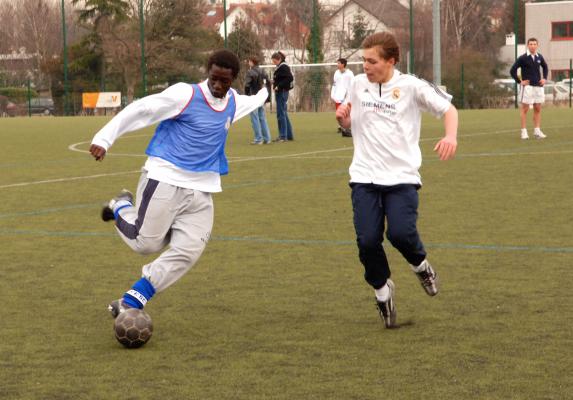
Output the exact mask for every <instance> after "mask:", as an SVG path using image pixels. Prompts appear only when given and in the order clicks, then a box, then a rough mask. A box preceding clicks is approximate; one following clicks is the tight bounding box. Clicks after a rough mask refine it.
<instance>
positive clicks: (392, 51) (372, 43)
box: [362, 32, 400, 63]
mask: <svg viewBox="0 0 573 400" xmlns="http://www.w3.org/2000/svg"><path fill="white" fill-rule="evenodd" d="M373 47H378V54H379V55H380V57H382V58H383V59H384V60H390V59H391V58H393V59H394V62H395V63H398V62H399V61H400V46H398V42H397V41H396V37H395V36H394V35H392V34H391V33H390V32H377V33H373V34H372V35H370V36H367V37H366V39H364V41H363V42H362V48H363V49H371V48H373Z"/></svg>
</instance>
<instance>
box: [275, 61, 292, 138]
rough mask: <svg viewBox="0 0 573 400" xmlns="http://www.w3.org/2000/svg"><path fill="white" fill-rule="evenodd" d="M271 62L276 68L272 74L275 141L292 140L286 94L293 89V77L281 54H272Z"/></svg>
mask: <svg viewBox="0 0 573 400" xmlns="http://www.w3.org/2000/svg"><path fill="white" fill-rule="evenodd" d="M271 61H272V63H273V64H274V65H275V66H276V68H275V72H274V73H273V89H274V91H275V98H276V100H277V101H276V103H277V122H278V125H279V136H278V138H277V139H276V141H277V142H285V141H287V140H294V135H293V133H292V125H291V124H290V120H289V118H288V114H287V101H288V92H289V90H291V89H292V88H293V85H294V77H293V75H292V72H291V70H290V67H289V66H288V65H287V63H286V62H285V61H286V57H285V55H284V54H283V53H282V52H280V51H277V52H276V53H274V54H273V55H272V56H271Z"/></svg>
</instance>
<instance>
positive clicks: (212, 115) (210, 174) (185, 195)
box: [90, 50, 268, 318]
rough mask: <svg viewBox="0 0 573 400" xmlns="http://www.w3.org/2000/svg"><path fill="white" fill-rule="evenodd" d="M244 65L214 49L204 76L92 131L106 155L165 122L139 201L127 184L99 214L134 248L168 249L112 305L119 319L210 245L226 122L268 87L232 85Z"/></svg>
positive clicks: (98, 151) (99, 153)
mask: <svg viewBox="0 0 573 400" xmlns="http://www.w3.org/2000/svg"><path fill="white" fill-rule="evenodd" d="M239 70H240V63H239V59H238V58H237V56H236V55H235V54H233V53H232V52H230V51H227V50H219V51H216V52H214V53H213V54H212V55H211V57H210V58H209V61H208V79H207V80H205V81H203V82H201V83H199V84H194V85H190V84H186V83H177V84H175V85H173V86H171V87H169V88H167V89H165V90H164V91H163V92H161V93H158V94H154V95H151V96H147V97H144V98H143V99H141V100H138V101H136V102H134V103H132V104H130V105H129V106H127V107H126V108H125V109H124V110H123V111H121V112H120V113H119V114H118V115H116V116H115V117H114V118H113V119H112V120H111V121H109V122H108V123H107V124H106V125H105V126H104V127H103V128H102V129H101V130H100V131H99V132H98V133H97V134H96V135H95V137H94V138H93V141H92V144H91V147H90V153H91V154H92V155H93V157H94V158H95V159H96V160H98V161H101V160H103V158H104V156H105V155H106V152H107V150H108V149H109V148H110V147H111V146H112V145H113V143H114V142H115V140H117V139H118V138H119V137H120V136H121V135H123V134H124V133H126V132H130V131H134V130H137V129H141V128H144V127H146V126H150V125H153V124H155V123H157V122H161V123H160V124H159V125H158V126H157V129H156V130H155V135H154V136H153V138H152V139H151V142H150V143H149V145H148V147H147V150H146V154H147V155H148V158H147V161H146V162H145V165H144V167H143V172H142V174H141V177H140V180H139V184H138V188H137V196H136V199H137V203H136V204H135V205H134V203H133V195H132V194H131V193H130V192H129V191H127V190H123V191H122V192H121V193H120V194H119V195H118V196H116V197H115V198H113V199H112V200H110V202H109V203H108V204H107V205H106V206H105V207H104V208H103V210H102V219H103V220H104V221H111V220H114V219H115V226H116V229H117V232H118V234H119V236H120V237H121V238H122V239H123V241H124V242H125V243H126V244H127V245H128V246H129V247H131V248H132V249H133V250H134V251H136V252H138V253H141V254H149V253H154V252H157V251H160V250H162V249H164V248H166V249H165V250H164V251H163V253H161V255H160V256H159V257H158V258H157V259H155V260H154V261H152V262H151V263H149V264H147V265H144V266H143V270H142V278H141V279H139V280H138V281H136V282H135V284H134V285H133V286H132V288H131V289H130V290H128V291H127V292H126V293H125V294H124V295H123V298H121V299H119V300H114V301H112V302H111V304H110V305H109V306H108V308H109V311H110V312H111V314H112V316H113V317H114V318H115V317H117V316H118V315H119V313H121V312H123V311H124V310H125V309H127V308H140V309H141V308H143V307H144V306H145V304H146V303H147V302H148V301H149V300H150V299H151V297H152V296H153V295H154V294H155V293H157V292H160V291H162V290H164V289H166V288H167V287H169V286H170V285H172V284H173V283H175V281H177V280H178V279H179V278H181V277H182V276H183V275H184V274H185V273H186V272H187V271H188V270H189V269H190V268H191V267H192V266H193V265H194V264H195V263H196V262H197V260H198V259H199V257H200V255H201V253H202V252H203V250H204V249H205V246H206V244H207V242H208V241H209V238H210V236H211V228H212V226H213V199H212V196H211V195H212V193H215V192H220V191H221V175H225V174H227V173H228V162H227V158H226V156H225V141H226V139H227V132H228V130H229V127H230V126H231V124H232V123H233V122H235V121H237V120H238V119H240V118H242V117H244V116H246V115H249V114H250V113H251V112H252V111H254V110H256V109H257V108H259V107H261V106H262V105H263V104H264V103H265V100H266V99H267V97H268V92H267V90H266V89H265V88H263V89H262V90H260V91H259V93H257V94H256V95H254V96H243V95H239V94H238V93H237V92H236V91H235V90H234V89H231V83H232V82H233V81H234V80H235V78H236V77H237V74H238V73H239Z"/></svg>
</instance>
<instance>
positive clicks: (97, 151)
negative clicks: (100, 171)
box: [90, 144, 106, 161]
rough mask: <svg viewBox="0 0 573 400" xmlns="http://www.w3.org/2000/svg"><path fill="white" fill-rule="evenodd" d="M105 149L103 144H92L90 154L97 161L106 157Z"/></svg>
mask: <svg viewBox="0 0 573 400" xmlns="http://www.w3.org/2000/svg"><path fill="white" fill-rule="evenodd" d="M105 153H106V151H105V149H104V148H103V147H101V146H98V145H95V144H92V145H91V146H90V154H91V155H92V156H93V157H94V158H95V159H96V161H101V160H103V158H104V157H105Z"/></svg>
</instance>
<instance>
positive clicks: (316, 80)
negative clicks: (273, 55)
mask: <svg viewBox="0 0 573 400" xmlns="http://www.w3.org/2000/svg"><path fill="white" fill-rule="evenodd" d="M336 65H337V64H336V63H323V64H293V65H289V66H290V68H291V71H292V74H293V75H294V88H293V89H292V90H291V91H290V92H289V98H288V110H289V111H291V112H321V111H333V110H334V102H333V101H332V100H331V99H330V89H331V88H332V80H333V77H334V73H335V72H336ZM261 68H263V69H264V70H265V72H266V73H267V75H268V76H269V78H271V79H272V76H273V71H274V69H275V66H274V65H262V66H261ZM346 68H347V69H350V70H351V71H352V72H354V75H357V74H361V73H362V62H349V63H348V65H347V66H346ZM271 107H272V109H275V100H274V95H273V100H272V106H271Z"/></svg>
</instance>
